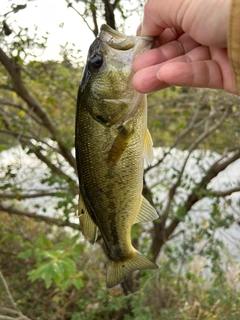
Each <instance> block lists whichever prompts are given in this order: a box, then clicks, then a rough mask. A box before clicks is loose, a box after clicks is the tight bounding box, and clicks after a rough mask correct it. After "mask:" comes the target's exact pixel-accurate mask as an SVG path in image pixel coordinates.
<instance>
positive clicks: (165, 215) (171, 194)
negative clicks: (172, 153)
mask: <svg viewBox="0 0 240 320" xmlns="http://www.w3.org/2000/svg"><path fill="white" fill-rule="evenodd" d="M230 109H231V107H227V108H226V109H225V111H224V113H223V115H222V117H221V119H220V120H219V121H218V122H217V123H216V124H215V125H213V126H211V127H210V128H208V126H207V125H206V126H205V129H204V132H203V133H202V134H201V135H200V136H199V137H198V138H197V139H196V140H195V141H194V142H193V143H192V144H191V145H190V147H189V148H188V151H189V153H188V155H187V157H186V158H185V160H184V163H183V165H182V168H181V170H180V172H179V176H178V179H177V181H176V182H175V183H174V184H173V186H172V187H171V188H170V189H169V194H168V202H167V205H166V208H165V210H164V212H163V214H162V223H165V221H166V220H167V218H168V215H169V210H170V206H171V203H172V200H173V198H174V196H175V194H176V191H177V188H178V186H179V184H180V182H181V180H182V176H183V173H184V170H185V168H186V165H187V162H188V160H189V158H190V155H191V153H192V152H193V151H194V150H195V149H196V148H197V146H198V145H199V144H200V143H201V142H202V141H203V140H204V139H205V138H206V137H208V136H209V135H210V134H212V133H213V132H214V131H215V130H216V129H217V128H218V127H220V126H221V125H222V124H223V122H224V121H225V120H226V119H227V117H228V115H229V112H230ZM211 116H212V115H210V117H211ZM206 123H207V121H206Z"/></svg>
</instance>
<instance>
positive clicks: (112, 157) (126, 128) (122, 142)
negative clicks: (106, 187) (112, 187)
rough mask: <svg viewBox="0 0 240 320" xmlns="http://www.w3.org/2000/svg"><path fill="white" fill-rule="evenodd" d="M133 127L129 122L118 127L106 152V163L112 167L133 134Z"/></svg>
mask: <svg viewBox="0 0 240 320" xmlns="http://www.w3.org/2000/svg"><path fill="white" fill-rule="evenodd" d="M133 132H134V130H133V128H132V125H131V124H126V125H122V126H121V127H120V128H119V131H118V134H117V136H116V138H115V140H114V141H113V144H112V147H111V149H110V151H109V153H108V158H107V165H108V167H113V166H114V165H115V164H117V163H118V161H119V160H120V158H121V156H122V154H123V152H124V150H125V149H126V148H127V145H128V143H129V141H130V139H131V137H132V135H133Z"/></svg>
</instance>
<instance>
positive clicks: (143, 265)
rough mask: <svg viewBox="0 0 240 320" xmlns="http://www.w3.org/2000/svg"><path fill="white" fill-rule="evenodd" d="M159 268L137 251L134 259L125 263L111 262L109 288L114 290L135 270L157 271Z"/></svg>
mask: <svg viewBox="0 0 240 320" xmlns="http://www.w3.org/2000/svg"><path fill="white" fill-rule="evenodd" d="M157 268H158V266H157V265H156V264H155V263H154V262H152V261H150V260H149V259H148V258H146V257H145V256H144V255H142V254H141V253H140V252H138V251H135V254H134V256H133V257H132V258H130V259H127V260H125V261H112V260H109V262H108V268H107V287H108V288H112V287H114V286H116V285H117V284H118V283H120V282H121V281H122V280H124V279H125V278H126V277H127V275H128V274H129V273H131V272H133V271H135V270H142V269H157Z"/></svg>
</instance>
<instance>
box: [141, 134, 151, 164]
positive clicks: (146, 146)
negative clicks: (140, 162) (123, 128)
mask: <svg viewBox="0 0 240 320" xmlns="http://www.w3.org/2000/svg"><path fill="white" fill-rule="evenodd" d="M143 156H144V158H145V160H146V162H147V164H148V165H150V164H151V163H152V161H153V141H152V137H151V134H150V132H149V130H147V132H146V134H145V138H144V150H143Z"/></svg>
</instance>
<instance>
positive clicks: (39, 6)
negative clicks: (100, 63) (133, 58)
mask: <svg viewBox="0 0 240 320" xmlns="http://www.w3.org/2000/svg"><path fill="white" fill-rule="evenodd" d="M25 3H27V8H26V9H24V10H21V11H19V12H18V13H16V14H11V15H9V17H10V18H9V20H8V21H9V22H12V21H14V20H15V21H16V22H15V23H16V25H20V26H21V27H25V28H26V27H28V28H29V30H32V29H33V27H34V26H35V25H37V26H38V33H39V35H43V36H45V35H46V32H49V36H48V37H49V39H48V45H47V49H46V50H45V52H44V53H42V52H41V54H40V57H39V59H41V60H48V59H59V58H60V56H59V52H60V45H65V44H66V43H67V42H68V43H69V44H72V43H74V44H75V48H76V49H80V50H81V51H82V56H83V58H84V59H85V58H86V56H87V52H88V48H89V46H90V44H91V43H92V42H93V40H94V36H93V33H92V32H91V31H90V30H89V29H88V28H87V26H86V24H85V23H84V22H83V20H82V18H81V17H80V16H79V15H78V14H77V13H76V12H75V11H74V10H73V9H72V8H67V3H66V1H65V0H33V1H30V2H26V0H0V15H3V14H4V13H6V12H8V11H10V10H11V5H12V4H15V5H19V4H25ZM73 5H74V6H75V7H76V8H77V10H78V11H79V12H81V13H82V12H83V10H84V4H83V3H78V4H76V3H74V1H73ZM139 22H140V18H139V17H133V18H132V19H130V20H129V22H128V26H127V28H126V29H127V30H128V31H127V32H128V34H135V30H136V28H137V26H138V24H139ZM9 40H10V39H9Z"/></svg>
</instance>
